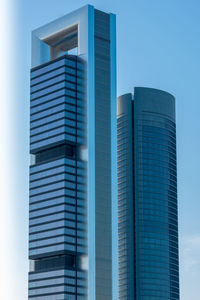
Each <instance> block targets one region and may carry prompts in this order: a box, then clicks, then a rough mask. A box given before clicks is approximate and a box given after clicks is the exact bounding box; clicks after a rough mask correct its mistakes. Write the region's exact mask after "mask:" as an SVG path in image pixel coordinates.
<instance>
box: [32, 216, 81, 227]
mask: <svg viewBox="0 0 200 300" xmlns="http://www.w3.org/2000/svg"><path fill="white" fill-rule="evenodd" d="M59 221H70V222H72V223H74V224H75V223H80V224H83V225H87V222H84V221H79V220H78V221H77V220H76V219H74V220H72V219H69V218H67V217H62V218H60V219H54V220H49V221H45V222H42V223H37V224H32V225H29V228H33V227H36V226H40V225H45V224H51V223H56V222H59ZM56 228H57V227H56Z"/></svg>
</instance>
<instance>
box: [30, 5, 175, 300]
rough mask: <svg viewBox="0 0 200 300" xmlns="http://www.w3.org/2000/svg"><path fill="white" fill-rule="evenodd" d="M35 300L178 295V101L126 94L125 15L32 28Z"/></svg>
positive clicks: (79, 13) (83, 13) (80, 13)
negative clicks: (119, 20) (121, 81)
mask: <svg viewBox="0 0 200 300" xmlns="http://www.w3.org/2000/svg"><path fill="white" fill-rule="evenodd" d="M30 154H31V164H30V204H29V209H30V211H29V260H30V270H29V296H28V297H29V299H30V300H54V299H55V300H56V299H57V300H64V299H66V300H118V299H119V300H161V299H162V300H167V299H170V300H178V299H179V270H178V225H177V182H176V129H175V99H174V97H173V96H172V95H170V94H168V93H166V92H163V91H159V90H155V89H148V88H135V92H134V96H132V94H126V95H123V96H121V97H119V98H118V100H117V97H116V20H115V15H113V14H108V13H105V12H102V11H99V10H97V9H95V8H94V7H93V6H91V5H87V6H84V7H83V8H80V9H78V10H76V11H74V12H72V13H70V14H68V15H65V16H63V17H61V18H60V19H58V20H55V21H53V22H51V23H49V24H47V25H44V26H42V27H41V28H39V29H36V30H34V31H33V32H32V66H31V95H30Z"/></svg>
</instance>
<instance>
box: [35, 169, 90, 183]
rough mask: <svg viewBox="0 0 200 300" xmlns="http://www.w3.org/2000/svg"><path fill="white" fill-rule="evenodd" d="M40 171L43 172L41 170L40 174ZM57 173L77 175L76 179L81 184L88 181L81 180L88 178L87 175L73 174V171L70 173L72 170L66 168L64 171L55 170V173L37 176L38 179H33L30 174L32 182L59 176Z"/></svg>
mask: <svg viewBox="0 0 200 300" xmlns="http://www.w3.org/2000/svg"><path fill="white" fill-rule="evenodd" d="M50 170H53V169H50ZM40 173H41V172H39V173H38V175H40ZM34 174H37V173H34ZM32 175H33V174H32ZM57 175H66V176H68V175H69V176H72V177H75V179H74V180H75V181H76V182H77V183H80V184H87V181H86V180H85V181H84V182H83V181H80V179H81V178H83V179H86V176H84V175H77V174H72V173H70V172H68V171H65V170H63V171H62V172H54V173H53V174H51V175H44V176H42V177H39V178H36V179H31V177H32V176H30V183H31V182H36V181H38V180H41V179H48V178H52V177H54V176H57ZM72 181H73V180H72Z"/></svg>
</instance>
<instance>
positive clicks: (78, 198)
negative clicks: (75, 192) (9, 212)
mask: <svg viewBox="0 0 200 300" xmlns="http://www.w3.org/2000/svg"><path fill="white" fill-rule="evenodd" d="M62 196H63V197H68V198H71V199H77V200H79V201H80V200H81V201H85V199H82V198H80V197H77V196H76V197H74V196H71V195H69V196H68V195H67V196H66V195H65V193H63V195H62ZM60 197H61V196H60V195H58V196H57V197H56V196H52V197H50V198H47V199H43V200H38V201H35V200H31V198H32V197H30V202H29V203H30V204H36V203H42V202H47V201H49V200H53V199H56V198H60Z"/></svg>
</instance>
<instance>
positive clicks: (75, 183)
mask: <svg viewBox="0 0 200 300" xmlns="http://www.w3.org/2000/svg"><path fill="white" fill-rule="evenodd" d="M62 182H66V183H69V184H70V183H71V184H74V185H76V187H74V188H69V187H66V188H67V189H70V190H76V191H82V189H79V188H78V187H77V186H78V183H77V180H74V181H73V180H69V179H60V180H55V181H52V182H49V183H45V184H41V185H40V184H39V183H38V186H34V187H31V188H29V191H33V190H35V189H38V188H41V187H45V186H51V185H54V184H56V183H62ZM80 185H81V184H80ZM82 185H83V186H84V184H82Z"/></svg>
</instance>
